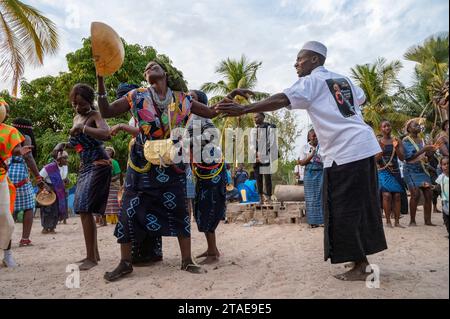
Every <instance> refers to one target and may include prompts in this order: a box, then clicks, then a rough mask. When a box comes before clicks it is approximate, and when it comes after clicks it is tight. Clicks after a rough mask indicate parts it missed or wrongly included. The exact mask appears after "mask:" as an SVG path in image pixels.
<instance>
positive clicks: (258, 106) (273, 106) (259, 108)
mask: <svg viewBox="0 0 450 319" xmlns="http://www.w3.org/2000/svg"><path fill="white" fill-rule="evenodd" d="M290 104H291V102H290V101H289V99H288V97H287V96H286V94H284V93H278V94H274V95H272V96H271V97H269V98H267V99H265V100H263V101H260V102H256V103H252V104H250V105H248V106H242V105H239V104H236V103H219V105H217V106H216V110H218V111H219V112H220V113H224V114H226V115H228V116H240V115H243V114H247V113H259V112H273V111H276V110H279V109H281V108H283V107H286V106H288V105H290Z"/></svg>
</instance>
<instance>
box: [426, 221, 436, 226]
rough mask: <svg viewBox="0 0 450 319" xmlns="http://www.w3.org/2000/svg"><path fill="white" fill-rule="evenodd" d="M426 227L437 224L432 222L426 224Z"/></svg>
mask: <svg viewBox="0 0 450 319" xmlns="http://www.w3.org/2000/svg"><path fill="white" fill-rule="evenodd" d="M425 225H426V226H436V225H435V224H433V223H432V222H427V223H425Z"/></svg>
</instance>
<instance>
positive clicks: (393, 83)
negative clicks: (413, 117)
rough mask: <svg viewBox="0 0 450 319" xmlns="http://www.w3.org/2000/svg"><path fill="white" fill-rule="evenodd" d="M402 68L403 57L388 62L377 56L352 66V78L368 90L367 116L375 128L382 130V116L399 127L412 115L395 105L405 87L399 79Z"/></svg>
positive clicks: (364, 110)
mask: <svg viewBox="0 0 450 319" xmlns="http://www.w3.org/2000/svg"><path fill="white" fill-rule="evenodd" d="M401 69H402V64H401V62H400V61H398V60H396V61H392V62H390V63H387V61H386V59H384V58H378V59H377V60H376V61H375V63H373V64H364V65H356V67H354V68H352V69H351V73H352V78H353V79H354V80H355V81H356V83H357V84H358V85H359V86H360V87H361V88H362V89H363V90H364V93H365V94H366V103H365V105H364V108H363V114H364V119H365V121H366V122H368V123H369V124H370V125H371V126H372V127H373V128H374V130H375V131H376V132H379V127H380V124H381V121H382V120H383V119H387V120H389V121H390V122H391V123H392V126H393V129H394V130H397V131H398V130H400V129H401V128H402V127H403V124H404V122H405V121H406V120H407V119H408V118H409V117H408V116H407V115H405V114H403V113H401V112H400V110H398V109H396V107H395V105H396V104H395V100H396V98H397V94H398V91H399V90H400V89H401V88H402V84H401V83H400V81H399V80H398V74H399V72H400V70H401Z"/></svg>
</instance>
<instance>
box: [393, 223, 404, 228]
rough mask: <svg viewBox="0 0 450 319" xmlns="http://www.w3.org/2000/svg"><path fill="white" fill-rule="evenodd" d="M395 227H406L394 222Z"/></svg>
mask: <svg viewBox="0 0 450 319" xmlns="http://www.w3.org/2000/svg"><path fill="white" fill-rule="evenodd" d="M395 227H397V228H406V227H405V226H402V225H400V223H395Z"/></svg>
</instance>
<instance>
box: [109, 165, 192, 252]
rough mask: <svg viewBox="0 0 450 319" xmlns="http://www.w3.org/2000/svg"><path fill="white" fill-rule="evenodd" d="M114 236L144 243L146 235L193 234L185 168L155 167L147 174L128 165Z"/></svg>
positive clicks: (119, 239)
mask: <svg viewBox="0 0 450 319" xmlns="http://www.w3.org/2000/svg"><path fill="white" fill-rule="evenodd" d="M114 235H115V236H116V237H117V241H118V243H120V244H125V243H142V242H144V240H145V239H146V238H147V237H158V236H183V237H190V235H191V223H190V218H189V213H188V209H187V205H186V174H185V173H184V171H181V172H178V171H175V170H174V169H173V168H171V167H168V168H164V167H162V168H160V167H157V166H152V167H151V169H150V171H149V172H148V173H137V172H135V171H134V170H133V169H131V168H128V170H127V177H126V184H125V192H124V194H123V198H122V207H121V209H120V213H119V223H118V224H117V225H116V229H115V231H114Z"/></svg>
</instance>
